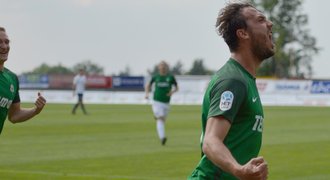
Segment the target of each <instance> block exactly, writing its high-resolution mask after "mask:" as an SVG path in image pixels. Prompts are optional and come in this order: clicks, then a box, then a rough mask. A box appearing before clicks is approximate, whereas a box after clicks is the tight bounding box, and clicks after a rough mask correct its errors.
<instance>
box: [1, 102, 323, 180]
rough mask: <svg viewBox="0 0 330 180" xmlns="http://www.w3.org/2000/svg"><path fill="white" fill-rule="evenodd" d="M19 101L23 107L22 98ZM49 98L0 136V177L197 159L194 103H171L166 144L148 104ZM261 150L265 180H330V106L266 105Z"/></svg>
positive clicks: (71, 174) (148, 173)
mask: <svg viewBox="0 0 330 180" xmlns="http://www.w3.org/2000/svg"><path fill="white" fill-rule="evenodd" d="M24 106H29V105H27V104H25V105H24ZM71 107H72V105H63V104H48V105H47V106H46V108H45V109H44V111H43V112H42V113H41V114H40V115H39V116H37V117H36V118H35V119H33V120H31V121H28V122H25V123H22V124H15V125H13V124H11V123H9V122H8V121H7V122H6V124H5V127H4V130H3V132H2V134H1V136H0V179H1V180H2V179H5V180H6V179H19V180H20V179H24V180H26V179H33V180H34V179H37V180H39V179H40V180H44V179H79V180H80V179H93V180H94V179H96V180H97V179H100V180H101V179H111V180H112V179H123V180H125V179H127V180H130V179H133V180H163V179H164V180H165V179H166V180H176V179H177V180H179V179H186V177H187V176H188V175H189V174H190V173H191V171H192V170H193V169H194V167H195V166H196V164H197V163H198V161H199V155H200V149H199V136H200V129H201V127H200V116H201V115H200V106H171V112H170V115H169V118H168V121H167V131H166V133H167V136H168V143H167V144H166V146H161V145H160V142H159V140H158V138H157V134H156V129H155V122H154V120H153V117H152V113H151V107H150V106H147V105H87V109H88V110H89V112H90V115H88V116H84V115H83V114H82V113H81V112H77V114H76V115H71V114H70V111H71ZM265 116H266V117H265V127H264V141H263V146H262V150H261V155H262V156H264V157H265V159H266V160H267V161H268V164H269V171H270V175H269V179H271V180H278V179H281V180H282V179H284V180H321V179H324V180H325V179H330V171H329V167H330V162H329V160H330V118H329V117H330V108H327V107H323V108H321V107H266V108H265Z"/></svg>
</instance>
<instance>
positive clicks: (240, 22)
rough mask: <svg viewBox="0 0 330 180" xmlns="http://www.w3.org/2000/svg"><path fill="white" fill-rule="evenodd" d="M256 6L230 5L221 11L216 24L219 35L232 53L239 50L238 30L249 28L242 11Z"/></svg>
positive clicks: (247, 4)
mask: <svg viewBox="0 0 330 180" xmlns="http://www.w3.org/2000/svg"><path fill="white" fill-rule="evenodd" d="M245 7H253V8H254V6H253V5H252V4H250V3H247V2H239V3H230V4H227V5H226V7H224V8H223V9H221V10H220V12H219V14H218V17H217V22H216V24H215V26H216V28H217V33H218V34H219V35H220V36H222V37H223V39H224V40H225V42H226V43H227V45H228V46H229V50H230V52H235V51H236V50H237V48H238V38H237V36H236V31H237V29H241V28H244V29H246V28H247V24H246V21H245V18H244V17H243V16H242V12H241V11H242V9H243V8H245Z"/></svg>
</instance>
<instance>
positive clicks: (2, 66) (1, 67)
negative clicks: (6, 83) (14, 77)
mask: <svg viewBox="0 0 330 180" xmlns="http://www.w3.org/2000/svg"><path fill="white" fill-rule="evenodd" d="M4 68H5V66H4V62H2V61H0V71H3V69H4Z"/></svg>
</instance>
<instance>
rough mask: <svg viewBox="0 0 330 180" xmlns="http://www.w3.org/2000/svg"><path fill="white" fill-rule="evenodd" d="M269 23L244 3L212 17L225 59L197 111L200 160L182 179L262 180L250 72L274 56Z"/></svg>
mask: <svg viewBox="0 0 330 180" xmlns="http://www.w3.org/2000/svg"><path fill="white" fill-rule="evenodd" d="M272 25H273V24H272V22H271V21H269V20H267V19H266V17H265V16H264V15H263V14H262V13H261V12H260V11H258V10H257V9H256V8H255V7H253V6H252V5H251V4H248V3H230V4H227V6H226V7H224V8H223V9H222V10H221V11H220V13H219V16H218V18H217V23H216V27H217V31H218V32H219V34H220V35H221V36H222V37H223V38H224V40H225V42H226V43H227V45H228V46H229V49H230V52H231V58H230V59H229V60H228V61H227V63H226V64H225V65H224V66H223V67H222V68H221V69H220V70H219V71H218V72H217V73H216V74H215V75H214V76H213V77H212V79H211V81H210V83H209V85H208V88H207V90H206V93H205V96H204V101H203V107H202V135H201V147H202V158H201V160H200V162H199V164H198V165H197V167H196V169H195V170H194V171H193V172H192V174H191V176H190V177H189V178H188V179H208V180H210V179H217V180H218V179H219V180H228V179H244V180H245V179H249V180H250V179H258V180H259V179H260V180H264V179H267V176H268V166H267V163H266V161H265V160H264V159H263V157H258V153H259V150H260V146H261V140H262V131H263V120H264V114H263V109H262V105H261V101H260V97H259V94H258V90H257V87H256V82H255V76H256V70H257V68H258V67H259V65H260V64H261V62H262V61H263V60H264V59H267V58H269V57H271V56H273V55H274V52H275V47H274V43H273V41H272Z"/></svg>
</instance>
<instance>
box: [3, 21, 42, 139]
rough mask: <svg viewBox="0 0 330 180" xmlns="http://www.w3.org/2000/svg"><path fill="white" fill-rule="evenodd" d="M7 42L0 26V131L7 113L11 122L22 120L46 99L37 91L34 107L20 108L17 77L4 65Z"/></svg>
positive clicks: (37, 111)
mask: <svg viewBox="0 0 330 180" xmlns="http://www.w3.org/2000/svg"><path fill="white" fill-rule="evenodd" d="M9 42H10V41H9V38H8V36H7V33H6V30H5V28H3V27H0V133H1V132H2V129H3V125H4V122H5V120H6V118H7V115H8V119H9V121H10V122H12V123H19V122H24V121H26V120H29V119H31V118H32V117H34V116H35V115H37V114H39V113H40V112H41V111H42V109H43V108H44V106H45V104H46V99H45V98H44V97H43V96H42V95H41V94H40V93H38V96H37V100H36V101H35V103H34V104H35V106H34V107H32V108H21V103H20V101H21V100H20V96H19V82H18V78H17V76H16V74H15V73H13V72H11V71H10V70H9V69H7V68H5V66H4V64H5V62H6V61H7V59H8V54H9V50H10V45H9Z"/></svg>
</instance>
